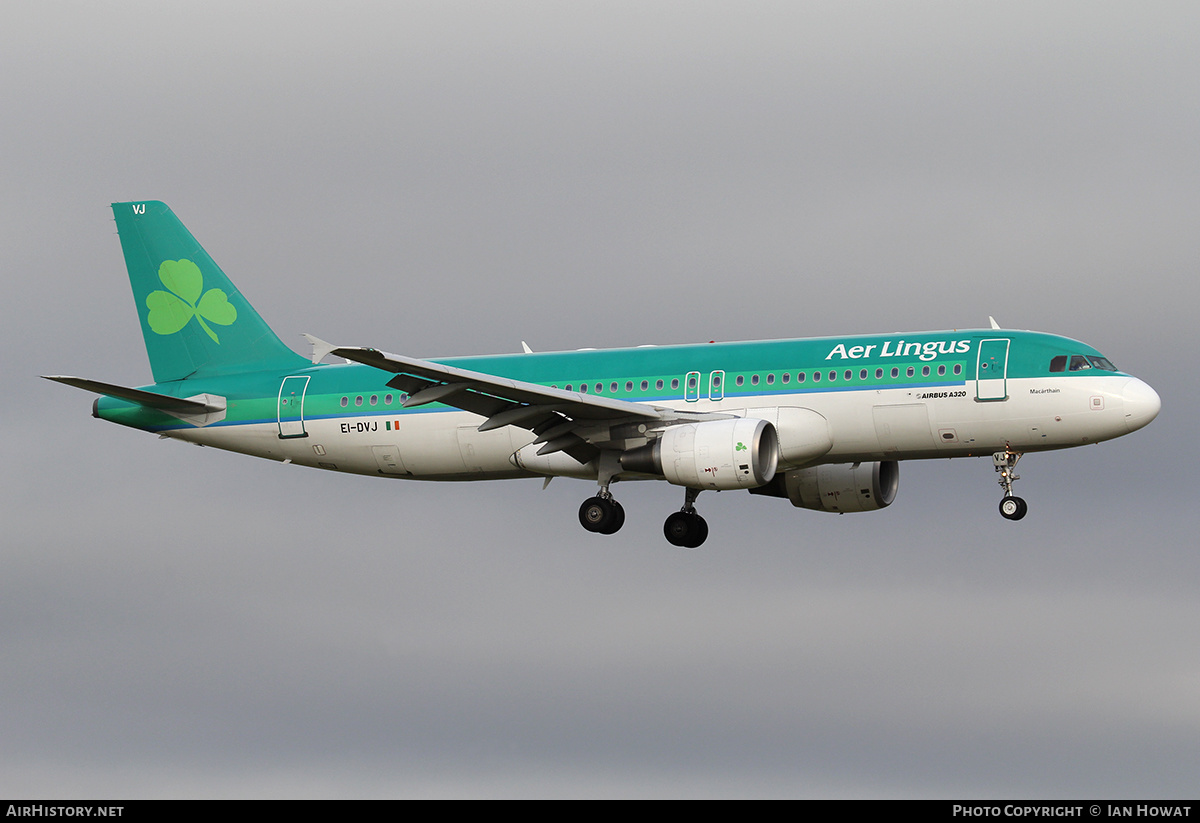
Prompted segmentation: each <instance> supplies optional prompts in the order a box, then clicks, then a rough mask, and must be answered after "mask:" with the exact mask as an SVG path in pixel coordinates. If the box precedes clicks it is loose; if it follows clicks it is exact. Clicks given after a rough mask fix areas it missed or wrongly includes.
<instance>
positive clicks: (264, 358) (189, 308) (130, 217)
mask: <svg viewBox="0 0 1200 823" xmlns="http://www.w3.org/2000/svg"><path fill="white" fill-rule="evenodd" d="M112 209H113V215H114V216H115V217H116V219H117V232H118V234H119V235H120V237H121V250H122V251H123V252H124V253H125V267H126V268H127V269H128V270H129V283H130V285H131V286H132V287H133V299H134V303H136V304H137V310H138V319H139V320H140V321H141V324H142V336H143V337H144V338H145V341H146V353H147V354H148V355H149V357H150V368H151V370H152V371H153V373H154V382H156V383H166V382H169V381H172V380H182V379H184V378H187V377H203V376H211V375H219V374H228V373H232V372H242V371H251V370H259V369H270V370H276V369H278V370H288V369H298V368H304V367H305V366H306V365H308V363H307V361H306V360H305V358H303V357H301V356H300V355H298V354H296V353H295V352H293V351H292V350H291V349H289V348H288V347H287V346H285V345H284V344H283V341H281V340H280V339H279V337H278V336H276V334H275V332H273V331H271V328H270V327H269V326H268V325H267V324H266V322H264V321H263V319H262V318H261V317H260V316H259V314H258V312H256V311H255V310H254V307H253V306H251V305H250V304H249V303H248V302H246V299H245V298H244V297H242V295H241V293H240V292H238V290H237V289H236V288H234V286H233V284H232V283H230V282H229V278H228V277H226V276H225V273H224V272H223V271H221V269H220V267H218V266H217V264H216V263H214V262H213V259H212V258H211V257H209V256H208V252H206V251H205V250H204V249H203V248H202V247H201V246H200V244H199V243H197V242H196V238H194V237H192V234H191V232H189V231H188V230H187V228H186V227H185V226H184V225H183V223H181V222H179V218H177V217H176V216H175V214H174V213H173V212H172V211H171V210H170V209H169V208H168V207H167V206H166V204H165V203H159V202H157V201H154V200H144V201H136V202H132V203H113V204H112Z"/></svg>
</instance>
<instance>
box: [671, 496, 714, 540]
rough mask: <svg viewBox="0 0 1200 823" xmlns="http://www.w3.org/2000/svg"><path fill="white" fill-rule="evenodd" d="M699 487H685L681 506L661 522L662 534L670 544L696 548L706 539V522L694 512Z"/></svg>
mask: <svg viewBox="0 0 1200 823" xmlns="http://www.w3.org/2000/svg"><path fill="white" fill-rule="evenodd" d="M698 494H700V489H685V490H684V497H683V508H682V509H680V510H679V511H677V512H675V513H674V514H672V515H671V516H670V517H668V518H667V522H666V523H663V534H664V535H666V538H667V542H668V543H670V544H671V545H672V546H682V547H683V548H685V549H698V548H700V545H701V544H702V543H703V542H704V541H705V540H707V539H708V523H706V522H705V520H704V518H703V517H701V516H700V515H699V514H697V512H696V506H695V503H696V496H697V495H698Z"/></svg>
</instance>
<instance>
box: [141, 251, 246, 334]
mask: <svg viewBox="0 0 1200 823" xmlns="http://www.w3.org/2000/svg"><path fill="white" fill-rule="evenodd" d="M158 279H159V280H161V281H162V284H163V285H164V286H166V287H167V289H169V291H152V292H150V296H149V297H147V298H146V306H147V307H148V308H149V309H150V316H149V317H148V318H146V322H148V323H149V324H150V328H151V329H153V330H154V332H155V333H156V334H174V333H175V332H177V331H180V330H181V329H182V328H183V327H184V326H186V325H187V324H188V323H189V322H190V321H191V319H192V317H195V318H196V322H198V323H199V324H200V328H202V329H204V331H205V332H207V333H208V336H209V337H211V338H212V339H213V342H214V343H216V344H217V345H218V346H219V345H220V344H221V341H220V340H218V339H217V335H216V332H214V331H213V330H212V329H211V328H209V326H208V323H205V322H204V321H205V320H207V321H208V322H209V323H216V324H218V325H221V326H228V325H230V324H232V323H233V321H234V320H237V309H236V308H235V307H234V306H233V304H232V303H230V302H229V295H227V294H225V292H223V291H221V290H220V289H209V290H208V291H204V275H203V274H201V273H200V267H199V266H197V265H196V264H195V263H193V262H192V261H191V260H164V261H163V262H162V265H161V266H159V267H158ZM201 292H204V295H203V297H202V296H201Z"/></svg>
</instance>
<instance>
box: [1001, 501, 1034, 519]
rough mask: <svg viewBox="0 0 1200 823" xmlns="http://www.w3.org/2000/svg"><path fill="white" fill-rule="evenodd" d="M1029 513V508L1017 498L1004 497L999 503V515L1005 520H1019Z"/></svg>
mask: <svg viewBox="0 0 1200 823" xmlns="http://www.w3.org/2000/svg"><path fill="white" fill-rule="evenodd" d="M1027 511H1029V506H1027V505H1026V504H1025V501H1024V500H1022V499H1021V498H1019V497H1005V498H1004V499H1003V500H1001V501H1000V514H1001V515H1002V516H1003V517H1004V518H1005V519H1006V520H1020V519H1021V518H1022V517H1024V516H1025V512H1027Z"/></svg>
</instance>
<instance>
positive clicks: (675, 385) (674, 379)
mask: <svg viewBox="0 0 1200 823" xmlns="http://www.w3.org/2000/svg"><path fill="white" fill-rule="evenodd" d="M678 388H679V378H678V377H672V378H671V389H672V390H674V389H678Z"/></svg>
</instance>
